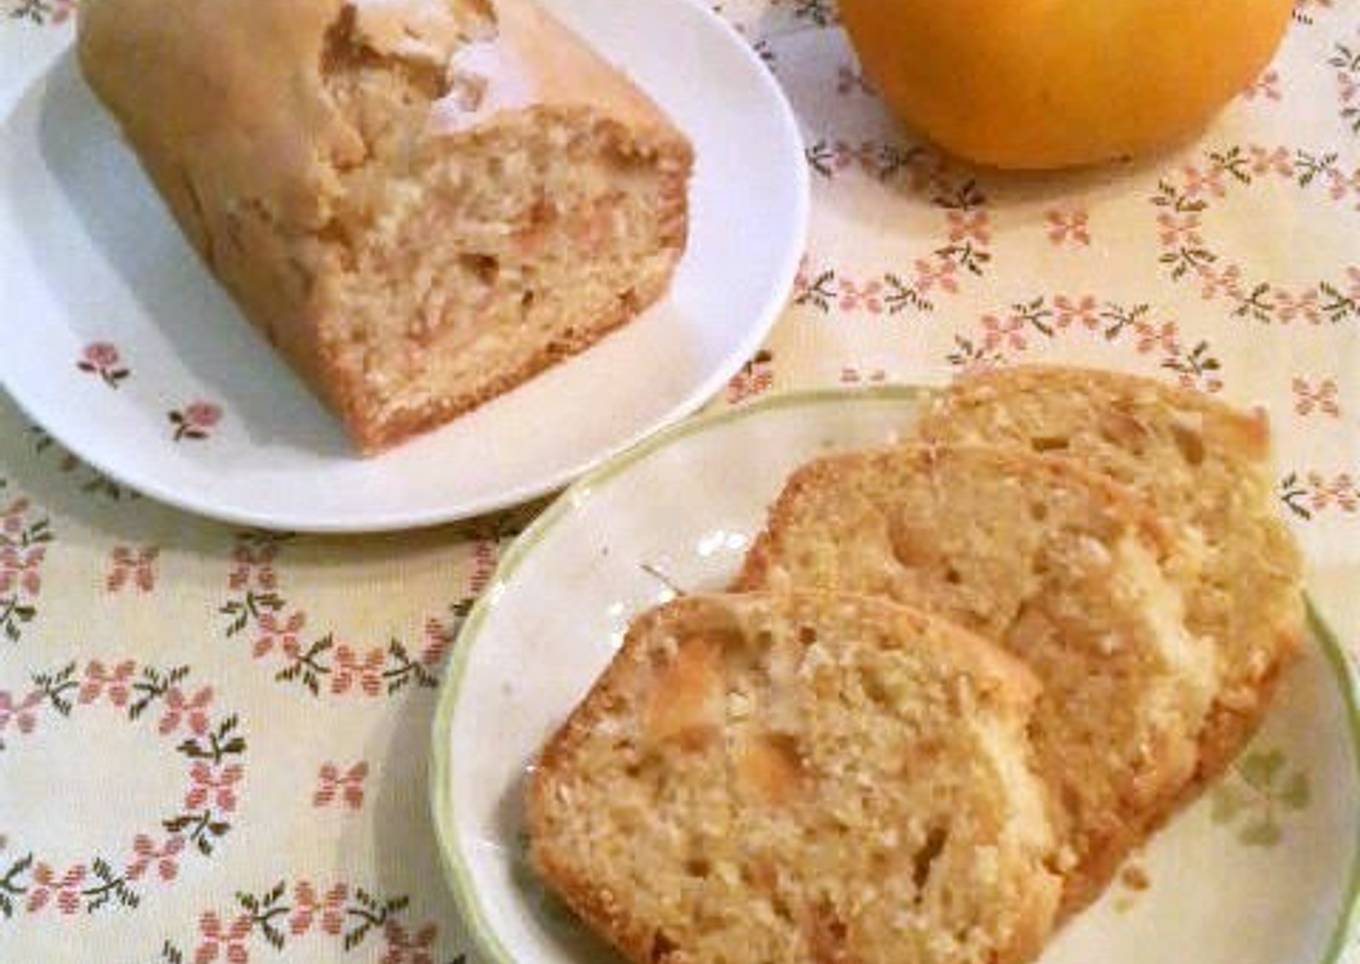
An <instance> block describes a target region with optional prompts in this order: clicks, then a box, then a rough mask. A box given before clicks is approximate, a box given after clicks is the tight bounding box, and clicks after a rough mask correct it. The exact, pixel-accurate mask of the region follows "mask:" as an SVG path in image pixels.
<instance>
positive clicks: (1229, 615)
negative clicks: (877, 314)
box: [918, 366, 1304, 789]
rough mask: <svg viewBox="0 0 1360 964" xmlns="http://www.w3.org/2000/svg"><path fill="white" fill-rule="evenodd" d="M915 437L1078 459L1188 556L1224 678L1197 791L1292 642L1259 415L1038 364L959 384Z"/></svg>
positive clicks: (1288, 564) (1250, 718)
mask: <svg viewBox="0 0 1360 964" xmlns="http://www.w3.org/2000/svg"><path fill="white" fill-rule="evenodd" d="M918 433H919V434H920V436H921V437H922V438H924V439H927V440H934V441H938V442H958V441H965V442H967V441H976V442H983V441H985V442H994V443H997V444H1014V445H1019V446H1023V447H1024V448H1026V449H1029V450H1032V451H1035V452H1040V453H1046V454H1048V455H1050V456H1053V457H1061V458H1066V459H1072V460H1075V461H1078V462H1080V463H1081V464H1082V465H1085V466H1088V467H1091V468H1093V469H1095V470H1097V471H1100V472H1103V473H1104V474H1106V475H1108V476H1109V477H1111V478H1114V479H1117V480H1118V481H1119V482H1121V483H1123V484H1124V485H1126V486H1129V487H1131V488H1133V489H1135V490H1137V492H1139V493H1140V494H1141V495H1142V496H1143V497H1144V498H1145V499H1147V500H1148V502H1149V503H1150V504H1151V505H1152V506H1153V507H1154V508H1155V511H1156V512H1157V513H1158V514H1159V515H1160V517H1161V518H1162V519H1163V520H1165V521H1166V522H1167V524H1168V525H1170V526H1171V527H1172V528H1174V529H1175V530H1176V531H1177V532H1179V533H1182V534H1184V535H1185V536H1186V537H1188V538H1189V539H1191V540H1193V542H1195V543H1196V544H1197V545H1198V546H1199V552H1198V553H1197V555H1198V557H1199V565H1198V573H1197V575H1196V576H1195V577H1194V581H1193V583H1192V584H1191V587H1190V589H1189V591H1188V593H1187V595H1186V609H1187V613H1186V615H1187V621H1188V624H1189V626H1190V629H1191V631H1192V632H1194V633H1196V634H1198V635H1200V636H1203V637H1205V638H1207V639H1209V640H1211V641H1212V642H1213V644H1214V647H1215V649H1216V651H1217V654H1218V660H1219V675H1220V679H1221V681H1220V685H1219V690H1218V693H1217V696H1216V698H1215V701H1214V705H1213V707H1212V709H1211V710H1210V713H1209V716H1208V718H1207V720H1206V724H1205V728H1204V731H1203V733H1202V736H1201V740H1200V742H1201V751H1200V764H1199V780H1198V781H1197V786H1203V785H1204V784H1205V783H1207V782H1209V781H1211V780H1212V779H1213V778H1214V777H1216V776H1218V775H1219V774H1220V773H1222V772H1223V770H1224V769H1226V768H1227V766H1228V765H1229V764H1230V763H1231V762H1232V760H1233V759H1234V757H1236V756H1237V753H1238V751H1239V750H1240V749H1241V748H1242V746H1243V744H1244V743H1245V742H1246V741H1247V740H1248V739H1249V738H1250V736H1251V734H1252V733H1253V732H1254V731H1255V730H1256V727H1257V725H1258V724H1259V723H1260V721H1261V718H1262V716H1263V715H1264V713H1265V710H1266V708H1267V707H1268V705H1269V702H1270V696H1271V693H1272V692H1273V690H1274V687H1275V683H1276V681H1277V680H1278V679H1279V676H1280V673H1281V670H1282V669H1283V668H1284V667H1285V666H1287V665H1288V664H1289V662H1290V661H1291V660H1292V658H1293V657H1294V655H1295V654H1296V653H1297V652H1298V650H1299V647H1300V644H1301V642H1302V639H1303V619H1304V617H1303V602H1302V599H1303V597H1302V590H1301V581H1302V574H1301V571H1302V562H1301V558H1300V555H1299V552H1298V549H1297V548H1296V546H1295V544H1294V542H1293V539H1292V537H1291V536H1290V534H1289V530H1288V529H1287V528H1286V526H1285V524H1284V522H1283V521H1282V520H1281V518H1280V516H1279V513H1278V512H1277V511H1276V509H1275V497H1274V492H1273V488H1274V483H1273V479H1272V475H1271V466H1270V435H1269V428H1268V426H1267V424H1266V421H1265V418H1264V416H1263V415H1261V414H1246V413H1243V412H1239V411H1237V410H1235V409H1233V408H1230V407H1229V406H1227V405H1224V404H1222V403H1220V402H1217V401H1215V400H1213V399H1210V398H1208V397H1207V396H1205V395H1203V394H1200V393H1198V392H1192V391H1187V390H1185V389H1181V388H1175V387H1171V386H1169V385H1164V384H1161V383H1159V382H1155V381H1152V380H1150V379H1146V378H1139V377H1136V376H1133V375H1124V374H1118V373H1115V372H1107V371H1091V370H1084V369H1077V368H1050V367H1041V366H1035V367H1021V368H1015V369H1009V370H999V371H995V372H990V373H987V374H981V375H977V376H972V377H968V378H964V379H961V380H959V381H958V382H956V383H955V384H954V385H953V387H951V388H950V389H948V390H947V391H945V392H943V393H942V394H941V395H940V396H939V397H938V398H937V399H936V400H935V401H934V403H933V404H932V406H931V407H930V408H929V409H928V410H927V413H926V415H925V416H924V417H923V419H922V421H921V423H920V425H919V427H918ZM1192 789H1193V788H1192Z"/></svg>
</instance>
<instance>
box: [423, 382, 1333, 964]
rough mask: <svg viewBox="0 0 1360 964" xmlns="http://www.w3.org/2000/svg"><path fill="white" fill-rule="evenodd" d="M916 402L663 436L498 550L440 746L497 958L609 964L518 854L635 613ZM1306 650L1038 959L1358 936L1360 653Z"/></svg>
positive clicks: (1295, 950)
mask: <svg viewBox="0 0 1360 964" xmlns="http://www.w3.org/2000/svg"><path fill="white" fill-rule="evenodd" d="M917 397H918V392H917V391H916V390H914V389H911V388H905V387H903V388H883V389H876V390H868V391H857V392H842V391H835V392H816V393H807V394H797V395H784V396H779V397H775V398H773V399H771V400H769V401H766V402H764V403H760V404H756V405H753V406H750V407H747V408H742V409H737V410H732V411H727V412H723V413H721V414H718V415H714V416H709V417H706V418H701V419H697V420H694V421H691V422H688V423H684V424H682V425H679V426H677V427H675V428H672V429H670V430H668V431H666V432H663V433H662V434H660V435H658V436H656V437H654V438H652V439H651V440H649V441H648V442H646V443H644V444H643V445H641V446H639V447H637V448H635V449H633V450H631V451H629V452H627V453H625V454H624V455H622V456H620V457H618V458H616V459H614V460H613V461H612V462H610V463H608V464H606V465H605V466H604V467H602V468H600V469H599V470H597V471H596V472H594V473H592V474H590V475H588V476H586V477H585V478H583V479H581V480H580V481H579V482H577V483H576V484H575V485H574V486H572V487H571V488H570V489H569V490H568V491H567V492H566V493H565V494H564V495H563V496H562V497H561V498H560V499H559V500H558V501H557V502H556V503H555V504H554V505H553V506H552V507H551V508H550V509H549V510H548V511H547V512H545V513H544V514H543V516H542V517H540V518H539V520H538V521H537V522H536V523H535V524H534V525H533V526H532V527H531V528H530V529H529V530H528V531H527V532H526V533H525V534H524V535H523V536H522V537H521V538H520V540H519V541H518V542H517V543H516V544H515V545H514V546H513V547H512V548H511V550H510V551H509V553H508V554H507V555H506V557H505V559H504V561H503V563H502V565H501V568H500V571H499V572H498V573H497V575H496V578H495V580H494V581H493V582H492V584H491V586H490V588H489V589H488V591H487V592H486V594H485V596H484V597H483V598H482V600H481V601H480V602H479V604H478V605H477V607H476V608H475V609H474V610H473V612H472V614H471V616H470V617H469V619H468V622H467V625H466V627H465V628H464V630H463V633H462V635H461V637H460V639H459V642H458V645H457V649H456V652H455V656H454V659H453V664H452V668H451V671H450V673H449V676H448V679H447V681H446V682H445V684H444V690H443V693H442V695H441V698H440V704H439V711H438V714H437V716H436V719H435V728H434V739H433V753H434V759H433V777H432V792H433V797H434V801H433V804H434V819H435V825H436V827H437V829H438V833H439V841H440V846H441V849H442V852H443V856H444V860H445V866H446V867H447V869H448V874H449V879H450V883H451V885H452V887H453V889H454V892H455V894H456V895H457V897H458V900H459V902H460V906H461V907H462V910H463V912H464V916H465V917H466V919H467V923H468V926H469V928H470V930H471V931H472V933H473V934H474V935H475V937H476V939H477V942H478V944H479V946H480V948H481V950H482V952H483V954H484V955H485V956H486V957H487V958H488V959H490V960H493V961H497V962H511V961H514V962H520V964H567V962H572V964H581V962H589V961H602V960H608V959H609V957H608V952H607V951H606V950H604V949H603V948H601V946H600V945H598V944H597V943H595V942H593V941H592V940H591V939H590V938H589V936H588V935H586V934H584V933H583V932H582V930H581V929H580V928H578V927H577V926H576V925H575V923H574V922H573V921H572V919H571V918H570V916H569V915H568V914H566V913H565V912H563V911H562V910H561V909H560V908H558V907H557V906H556V905H555V904H554V903H553V902H552V901H551V900H549V899H547V898H545V896H544V894H543V892H542V890H541V889H540V887H539V886H538V884H537V882H536V881H535V880H534V877H533V875H532V873H531V872H530V871H529V870H528V868H527V867H526V866H525V864H524V861H523V824H522V811H521V806H520V800H521V795H522V786H523V780H524V777H525V774H526V772H527V768H528V767H529V766H530V765H531V763H532V761H533V758H534V755H535V753H536V751H537V750H538V748H539V746H540V745H541V744H542V743H543V741H544V740H545V739H546V738H547V736H548V735H549V734H550V732H551V731H552V730H553V729H554V728H555V727H556V726H557V725H558V724H559V723H560V722H561V721H562V719H563V718H564V717H565V716H566V715H567V713H568V712H569V711H570V710H571V708H572V707H573V706H574V705H575V704H576V702H577V701H578V700H579V699H580V697H581V696H582V695H583V694H584V693H585V692H586V690H587V689H588V688H589V687H590V684H591V683H592V682H593V681H594V679H595V677H596V676H597V675H598V674H599V672H600V671H601V670H602V669H603V668H604V666H605V665H606V663H608V661H609V659H610V657H611V656H612V655H613V653H614V650H615V648H616V647H617V646H618V644H619V642H620V641H621V639H622V637H623V633H624V630H625V627H626V626H627V624H628V621H629V619H630V618H631V617H632V616H633V615H634V614H635V613H636V612H638V611H639V610H641V609H644V608H646V607H648V606H651V605H653V604H655V603H657V602H660V601H663V600H665V599H667V598H670V596H672V595H673V593H674V591H675V589H674V588H673V587H678V588H680V589H683V590H687V591H690V590H702V589H716V588H718V587H721V586H722V585H724V584H725V583H726V581H727V580H728V579H729V578H730V577H731V575H732V574H733V573H734V572H735V570H736V567H737V565H738V563H739V561H740V559H741V557H742V554H743V552H744V551H745V549H746V546H747V544H748V542H749V540H750V538H751V535H752V534H753V533H754V532H755V531H756V530H757V529H758V528H759V526H760V525H761V523H762V522H763V520H764V513H765V509H766V507H767V506H768V505H769V503H770V501H771V500H772V499H773V497H774V496H775V494H776V493H777V492H778V490H779V488H780V486H781V484H782V483H783V481H784V478H785V477H786V476H787V475H788V473H789V472H790V471H791V470H792V469H793V468H794V467H795V466H797V465H798V464H800V463H801V462H804V461H806V460H807V459H809V458H811V457H813V456H816V455H818V454H821V453H824V452H826V451H828V450H833V449H848V448H857V447H863V446H866V445H874V444H881V443H886V442H890V441H892V440H894V439H895V438H896V437H897V436H898V435H899V434H900V432H901V430H902V428H903V427H904V426H905V425H906V424H908V423H909V422H910V420H911V419H912V417H913V414H914V411H915V406H916V399H917ZM1312 625H1313V632H1312V634H1311V639H1310V642H1309V645H1308V647H1307V650H1306V654H1305V657H1304V659H1303V660H1302V661H1301V662H1300V664H1299V665H1298V666H1297V667H1296V668H1295V669H1294V670H1293V671H1292V672H1291V673H1290V675H1289V676H1288V677H1287V679H1286V680H1285V682H1284V685H1283V686H1282V687H1281V690H1280V694H1279V697H1278V700H1277V703H1276V706H1275V707H1274V709H1273V710H1272V712H1271V715H1270V718H1269V719H1268V721H1267V723H1266V725H1265V727H1264V728H1263V730H1262V732H1261V733H1260V735H1259V736H1258V738H1257V739H1256V740H1255V742H1254V743H1253V744H1252V746H1251V747H1250V748H1249V749H1248V751H1247V752H1246V753H1245V754H1244V755H1243V757H1242V759H1241V760H1240V761H1239V762H1238V764H1237V765H1236V766H1235V767H1234V769H1233V770H1232V772H1231V773H1230V774H1229V775H1228V776H1227V777H1225V778H1224V780H1223V781H1221V782H1220V784H1219V785H1218V786H1216V787H1214V788H1213V789H1212V790H1211V792H1209V793H1208V794H1206V795H1205V797H1204V798H1203V799H1202V800H1201V801H1199V802H1198V803H1197V804H1196V805H1195V806H1194V807H1192V808H1191V809H1189V810H1188V811H1187V812H1186V813H1184V814H1182V815H1180V816H1179V817H1178V818H1177V819H1176V820H1175V821H1174V822H1173V823H1172V825H1171V826H1170V827H1169V828H1167V829H1166V830H1165V831H1164V832H1163V833H1161V834H1160V835H1159V836H1157V837H1156V838H1155V839H1154V840H1153V841H1152V842H1151V843H1150V844H1149V845H1148V847H1147V848H1146V851H1145V852H1144V853H1142V854H1139V855H1138V856H1136V857H1135V858H1134V860H1133V861H1131V862H1130V866H1129V867H1128V868H1126V870H1125V872H1124V873H1123V874H1122V875H1121V876H1120V878H1119V880H1118V882H1117V883H1116V884H1115V885H1114V886H1112V887H1111V888H1110V890H1109V891H1108V892H1107V893H1106V895H1105V897H1104V898H1103V899H1102V900H1101V901H1100V903H1098V904H1097V905H1096V906H1095V907H1093V908H1092V909H1091V910H1089V911H1088V912H1086V913H1085V914H1083V915H1082V916H1081V917H1080V918H1078V919H1077V920H1075V921H1074V922H1073V923H1071V924H1070V925H1069V926H1068V927H1066V928H1065V929H1064V930H1063V931H1062V932H1061V933H1060V934H1059V935H1058V936H1057V938H1056V939H1055V941H1054V942H1053V944H1052V945H1051V946H1050V947H1049V949H1048V950H1047V951H1046V952H1045V954H1044V956H1043V958H1042V964H1091V962H1095V961H1099V962H1100V964H1135V962H1136V964H1150V962H1177V964H1181V962H1194V964H1314V962H1317V964H1322V962H1328V964H1330V962H1333V961H1340V960H1343V959H1344V958H1345V956H1346V954H1347V953H1348V949H1349V945H1350V943H1351V934H1350V932H1351V917H1352V911H1353V905H1354V903H1355V899H1354V898H1355V894H1356V883H1357V882H1356V865H1357V863H1356V862H1357V852H1358V851H1357V844H1358V843H1360V839H1358V837H1357V835H1358V834H1360V762H1358V761H1360V724H1357V709H1356V699H1355V685H1354V680H1353V678H1352V673H1351V670H1350V664H1349V662H1348V661H1347V659H1346V658H1345V657H1344V655H1343V653H1342V652H1341V650H1340V647H1339V646H1338V644H1337V642H1336V640H1335V639H1334V638H1333V637H1332V636H1331V634H1330V633H1329V632H1328V631H1327V630H1326V629H1325V628H1324V627H1323V626H1322V624H1321V622H1320V620H1318V619H1317V618H1316V617H1314V619H1313V624H1312Z"/></svg>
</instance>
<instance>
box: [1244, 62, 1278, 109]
mask: <svg viewBox="0 0 1360 964" xmlns="http://www.w3.org/2000/svg"><path fill="white" fill-rule="evenodd" d="M1242 96H1243V97H1245V98H1246V99H1247V100H1257V99H1260V100H1270V101H1276V102H1278V101H1279V100H1280V99H1281V96H1282V95H1281V93H1280V72H1279V71H1278V70H1276V69H1274V68H1271V69H1269V70H1266V71H1265V72H1263V73H1262V74H1261V75H1260V76H1259V77H1257V78H1256V79H1255V80H1253V81H1252V82H1251V83H1250V84H1248V85H1247V89H1246V90H1244V91H1242Z"/></svg>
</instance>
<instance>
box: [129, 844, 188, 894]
mask: <svg viewBox="0 0 1360 964" xmlns="http://www.w3.org/2000/svg"><path fill="white" fill-rule="evenodd" d="M183 849H184V838H183V837H181V836H180V835H179V834H171V835H170V836H169V837H167V838H166V839H165V840H164V842H162V843H161V844H159V845H158V844H156V842H155V841H153V840H152V839H151V838H150V837H148V836H147V835H146V834H144V833H139V834H137V836H136V837H134V838H133V840H132V860H131V861H130V862H129V863H128V865H127V867H126V868H124V870H123V875H124V876H125V877H126V878H127V879H128V880H141V879H142V877H143V876H144V875H145V874H146V872H147V870H148V869H149V868H151V867H153V866H154V867H155V871H156V876H158V877H159V878H160V879H161V880H163V881H167V882H168V881H171V880H174V879H175V875H176V874H178V873H179V854H180V851H182V850H183Z"/></svg>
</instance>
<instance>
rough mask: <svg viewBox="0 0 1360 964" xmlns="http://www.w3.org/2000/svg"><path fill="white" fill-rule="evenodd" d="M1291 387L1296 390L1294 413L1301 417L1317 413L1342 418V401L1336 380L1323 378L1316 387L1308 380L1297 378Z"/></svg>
mask: <svg viewBox="0 0 1360 964" xmlns="http://www.w3.org/2000/svg"><path fill="white" fill-rule="evenodd" d="M1290 387H1291V388H1293V390H1294V398H1295V402H1294V411H1296V412H1298V413H1299V414H1300V415H1311V414H1313V413H1314V412H1317V413H1318V414H1319V415H1330V416H1331V417H1332V418H1340V417H1341V401H1340V399H1339V398H1338V394H1339V390H1338V389H1337V386H1336V379H1335V378H1323V379H1321V380H1319V381H1318V383H1317V386H1316V387H1314V385H1313V383H1312V382H1311V381H1309V380H1308V379H1307V378H1304V377H1302V376H1295V378H1294V380H1293V382H1292V383H1291V386H1290Z"/></svg>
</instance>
